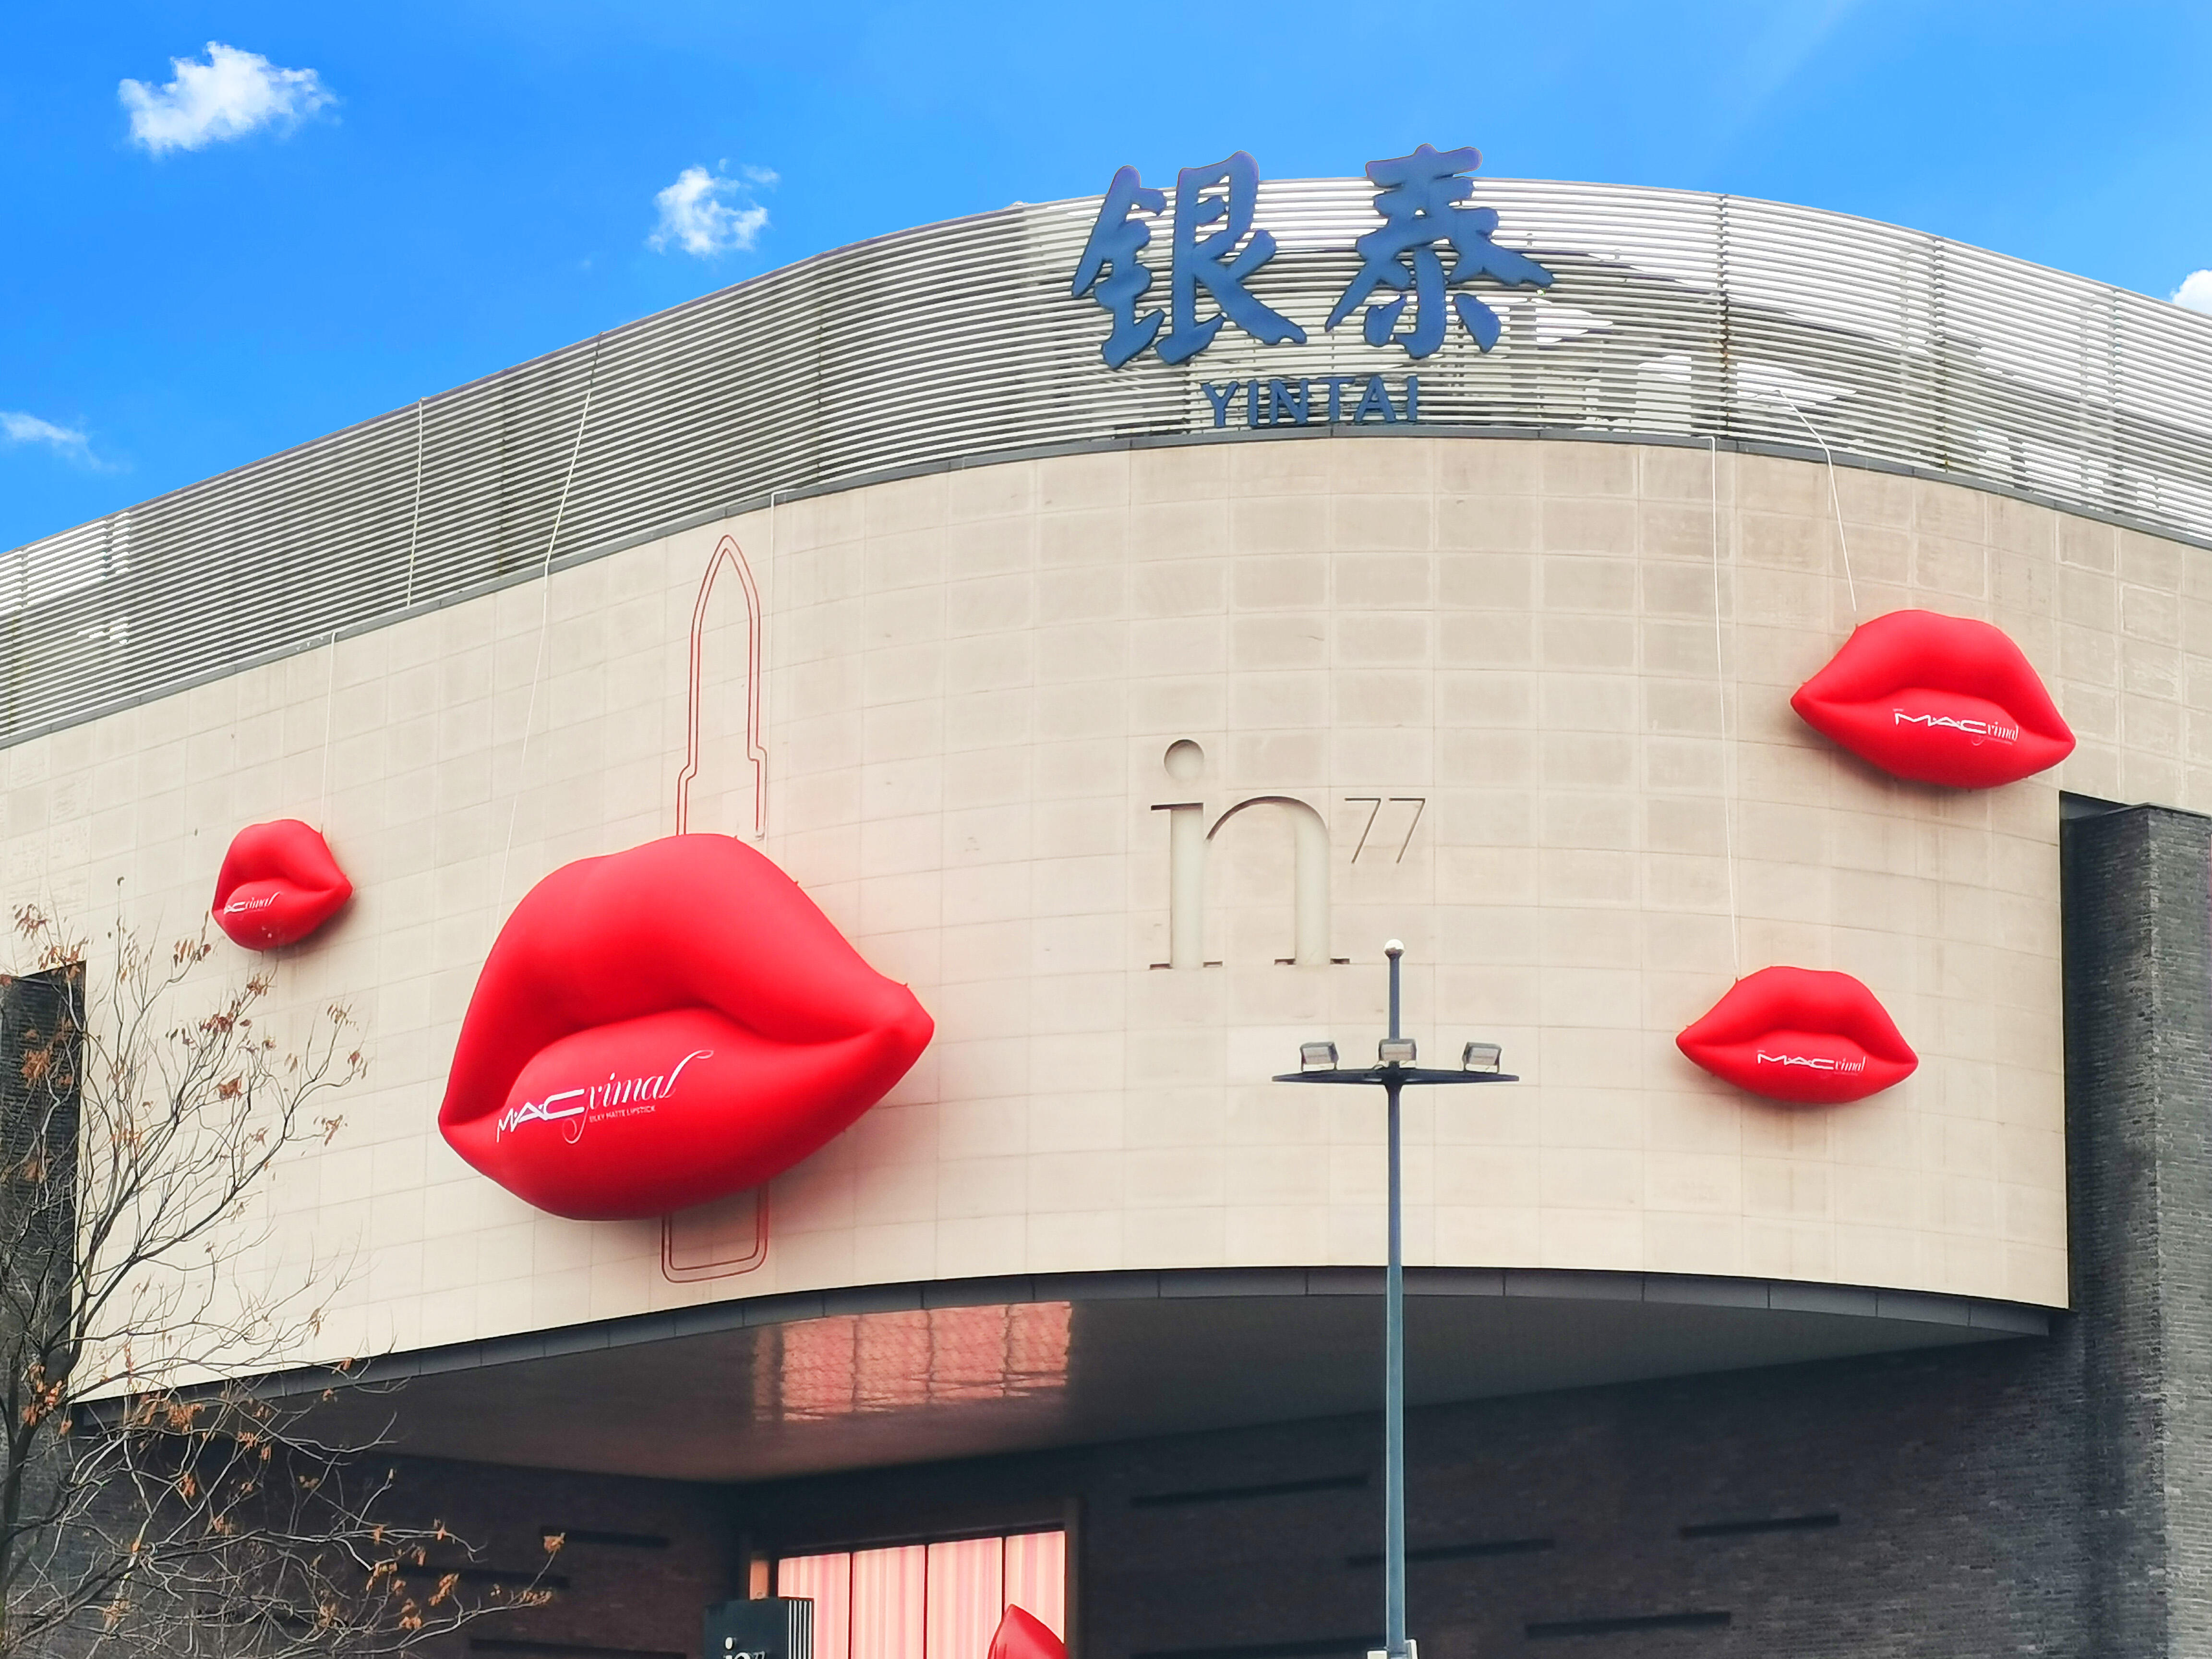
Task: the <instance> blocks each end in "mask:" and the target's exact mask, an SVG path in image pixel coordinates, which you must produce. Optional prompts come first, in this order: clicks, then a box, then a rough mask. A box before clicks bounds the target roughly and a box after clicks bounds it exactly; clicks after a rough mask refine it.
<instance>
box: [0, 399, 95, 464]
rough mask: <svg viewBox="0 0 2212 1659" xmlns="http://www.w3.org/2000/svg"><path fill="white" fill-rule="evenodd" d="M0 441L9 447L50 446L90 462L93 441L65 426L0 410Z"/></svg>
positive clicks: (36, 417)
mask: <svg viewBox="0 0 2212 1659" xmlns="http://www.w3.org/2000/svg"><path fill="white" fill-rule="evenodd" d="M0 438H4V439H6V440H7V441H9V443H11V444H52V446H53V447H55V448H56V449H57V450H58V451H59V452H60V453H63V454H64V455H68V456H70V457H73V458H74V459H77V460H81V461H89V460H90V459H92V440H91V439H90V438H88V437H87V436H86V435H84V434H83V433H82V432H79V431H76V429H75V428H70V427H66V426H56V425H55V424H54V423H53V422H52V421H42V420H40V418H39V417H38V416H35V415H26V414H24V413H23V412H22V411H21V410H13V409H0Z"/></svg>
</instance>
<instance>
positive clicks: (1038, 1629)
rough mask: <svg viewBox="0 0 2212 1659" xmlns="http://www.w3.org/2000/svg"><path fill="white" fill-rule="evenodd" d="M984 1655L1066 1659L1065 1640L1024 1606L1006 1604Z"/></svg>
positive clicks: (1003, 1658)
mask: <svg viewBox="0 0 2212 1659" xmlns="http://www.w3.org/2000/svg"><path fill="white" fill-rule="evenodd" d="M984 1659H1067V1644H1066V1643H1065V1642H1063V1641H1061V1640H1060V1638H1058V1637H1057V1636H1054V1634H1053V1633H1052V1626H1049V1625H1048V1624H1046V1623H1045V1622H1044V1620H1042V1619H1040V1618H1038V1617H1037V1616H1036V1614H1035V1613H1031V1612H1030V1610H1029V1609H1028V1608H1027V1607H1013V1606H1011V1605H1010V1606H1008V1607H1007V1608H1006V1617H1005V1618H1003V1619H1001V1620H999V1628H998V1629H997V1630H995V1631H994V1632H992V1634H991V1647H990V1650H989V1652H988V1653H987V1654H986V1655H985V1656H984Z"/></svg>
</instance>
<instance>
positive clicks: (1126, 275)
mask: <svg viewBox="0 0 2212 1659" xmlns="http://www.w3.org/2000/svg"><path fill="white" fill-rule="evenodd" d="M1259 197H1260V164H1259V163H1258V162H1256V161H1254V160H1253V159H1252V158H1251V156H1250V155H1247V154H1246V153H1245V152H1244V151H1243V150H1241V149H1240V150H1238V151H1237V153H1236V154H1235V155H1232V156H1231V157H1230V158H1229V159H1228V160H1227V161H1217V162H1215V163H1214V164H1213V165H1212V167H1185V168H1184V169H1183V170H1182V173H1179V174H1178V175H1177V176H1176V205H1175V222H1174V226H1173V228H1172V230H1171V233H1170V240H1169V260H1170V267H1169V277H1168V304H1169V309H1170V314H1171V321H1170V327H1169V329H1168V332H1167V336H1166V337H1165V338H1164V339H1161V340H1160V341H1159V343H1158V349H1159V355H1160V361H1161V362H1167V363H1180V362H1186V361H1188V359H1190V358H1192V357H1194V356H1197V355H1198V354H1199V353H1200V352H1201V351H1203V350H1205V349H1206V347H1207V346H1209V345H1211V344H1212V343H1213V337H1214V336H1215V335H1216V334H1218V333H1219V332H1220V331H1221V325H1223V324H1224V323H1234V324H1236V325H1237V327H1239V328H1241V329H1243V331H1245V332H1246V333H1247V334H1249V335H1251V336H1252V337H1254V338H1255V339H1256V340H1259V341H1261V343H1264V344H1267V345H1281V344H1283V343H1285V341H1288V342H1291V343H1295V344H1299V345H1303V344H1304V343H1305V337H1306V331H1304V329H1302V328H1300V327H1299V326H1298V325H1297V324H1296V323H1294V322H1292V321H1291V319H1289V318H1287V317H1285V316H1284V315H1282V314H1281V313H1279V312H1277V311H1274V310H1272V309H1270V308H1269V307H1267V306H1264V305H1262V304H1261V303H1260V301H1257V300H1255V299H1254V298H1253V297H1252V292H1251V290H1250V289H1249V288H1247V287H1246V286H1245V283H1247V281H1248V280H1249V278H1250V276H1251V275H1252V273H1253V272H1254V271H1255V270H1259V268H1260V267H1261V265H1264V264H1267V261H1268V260H1270V259H1272V258H1274V257H1275V239H1274V238H1273V236H1270V235H1269V234H1267V232H1266V231H1264V230H1260V231H1255V230H1253V228H1252V211H1253V209H1254V207H1255V205H1256V204H1257V203H1258V201H1259ZM1166 208H1167V197H1166V194H1165V192H1164V191H1157V190H1147V189H1146V187H1145V185H1144V182H1143V181H1142V180H1141V179H1139V177H1138V176H1137V170H1136V168H1134V167H1123V168H1122V169H1121V171H1120V172H1119V173H1115V175H1114V183H1113V186H1112V188H1110V189H1109V190H1108V191H1107V192H1106V200H1105V201H1104V203H1103V204H1101V205H1100V207H1099V210H1098V222H1097V224H1095V225H1093V226H1092V227H1091V240H1089V241H1087V242H1085V244H1084V245H1083V258H1082V259H1081V260H1080V262H1079V263H1078V264H1077V265H1076V267H1075V282H1074V284H1073V293H1074V295H1075V297H1076V298H1077V299H1079V300H1080V299H1082V298H1084V297H1085V295H1088V296H1090V297H1091V298H1092V299H1095V300H1097V301H1098V303H1099V304H1100V305H1102V306H1103V307H1105V308H1106V309H1107V310H1108V311H1109V312H1111V313H1113V316H1114V327H1113V330H1112V331H1111V332H1110V333H1109V334H1108V335H1107V337H1106V343H1105V344H1104V345H1103V347H1101V348H1100V353H1101V355H1102V356H1104V358H1105V359H1106V367H1107V368H1121V365H1122V364H1124V363H1126V362H1128V361H1129V360H1130V359H1131V358H1132V357H1134V356H1138V355H1139V353H1141V352H1142V351H1143V350H1144V349H1145V348H1146V346H1148V345H1151V344H1152V343H1153V340H1154V337H1156V336H1158V334H1159V331H1160V323H1161V320H1162V319H1161V314H1160V313H1159V312H1158V311H1150V312H1147V313H1145V314H1144V315H1143V316H1142V317H1139V316H1138V315H1137V302H1138V301H1139V300H1140V299H1142V298H1143V297H1144V295H1146V293H1147V292H1148V291H1149V290H1150V289H1151V288H1152V272H1151V271H1150V270H1147V269H1146V267H1145V265H1144V264H1143V262H1142V261H1141V260H1140V259H1139V257H1138V256H1139V255H1140V254H1141V253H1142V252H1144V251H1145V249H1146V247H1147V246H1150V245H1151V242H1152V229H1151V228H1150V227H1149V226H1147V225H1145V224H1142V223H1140V222H1139V221H1138V219H1137V217H1136V215H1137V214H1138V212H1139V210H1141V211H1143V212H1146V213H1150V214H1153V215H1158V214H1160V213H1162V212H1164V211H1165V210H1166ZM1214 225H1219V226H1220V227H1221V228H1219V229H1218V230H1210V229H1209V228H1210V227H1212V226H1214ZM1202 231H1205V232H1208V233H1209V234H1204V235H1201V234H1200V232H1202ZM1248 234H1249V237H1250V240H1249V241H1248V240H1246V237H1247V235H1248ZM1240 242H1242V243H1243V247H1242V248H1239V247H1238V246H1237V244H1238V243H1240ZM1109 272H1110V274H1109ZM1200 289H1204V290H1205V291H1206V297H1207V298H1208V299H1209V300H1211V301H1212V302H1213V304H1214V305H1215V306H1217V307H1219V314H1218V315H1217V316H1212V317H1208V318H1206V319H1205V320H1204V321H1200V319H1199V315H1198V295H1199V290H1200Z"/></svg>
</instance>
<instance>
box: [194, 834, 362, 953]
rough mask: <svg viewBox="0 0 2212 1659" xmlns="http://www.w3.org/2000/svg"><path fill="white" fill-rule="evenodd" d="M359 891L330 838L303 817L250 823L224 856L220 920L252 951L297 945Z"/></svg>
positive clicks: (219, 877) (218, 898)
mask: <svg viewBox="0 0 2212 1659" xmlns="http://www.w3.org/2000/svg"><path fill="white" fill-rule="evenodd" d="M352 896H353V884H352V883H351V882H349V881H348V880H347V879H346V873H345V872H344V871H343V870H341V869H339V868H338V861H337V860H336V859H334V858H332V857H331V849H330V845H329V843H328V842H325V841H324V839H323V838H322V836H319V834H317V833H316V832H315V831H314V830H313V829H309V828H308V827H307V825H306V824H304V823H301V822H300V820H299V819H297V818H278V819H276V821H275V822H273V823H249V824H248V825H246V828H245V829H241V830H240V831H239V832H238V834H237V836H235V837H234V838H233V839H232V841H231V843H230V850H229V851H228V852H227V853H225V854H223V855H222V870H221V871H220V872H217V874H216V878H215V907H214V911H213V915H214V916H215V925H216V927H220V928H222V931H223V932H224V933H228V934H229V935H230V937H231V939H233V940H234V942H236V943H237V944H240V945H244V946H245V947H246V949H247V950H249V951H268V950H273V949H274V948H275V947H276V946H277V945H296V944H298V943H299V942H300V941H301V939H305V938H307V935H308V934H310V933H313V932H314V931H315V929H316V928H318V927H321V926H322V925H323V924H324V923H325V922H326V921H329V920H330V919H331V917H332V916H334V915H337V913H338V909H339V907H340V906H342V905H343V904H344V903H345V902H346V900H348V899H349V898H350V897H352Z"/></svg>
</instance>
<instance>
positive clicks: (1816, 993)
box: [1674, 968, 1920, 1106]
mask: <svg viewBox="0 0 2212 1659" xmlns="http://www.w3.org/2000/svg"><path fill="white" fill-rule="evenodd" d="M1674 1046H1675V1047H1677V1048H1680V1050H1681V1051H1682V1052H1683V1053H1684V1054H1687V1055H1688V1056H1689V1057H1690V1058H1691V1059H1692V1060H1695V1061H1696V1062H1697V1063H1698V1064H1699V1065H1700V1066H1704V1067H1705V1069H1706V1070H1707V1071H1709V1072H1711V1073H1712V1074H1713V1075H1714V1076H1715V1077H1717V1078H1720V1079H1724V1080H1725V1081H1727V1082H1729V1083H1733V1084H1735V1086H1736V1087H1737V1088H1739V1089H1743V1090H1747V1091H1749V1092H1750V1093H1752V1094H1754V1095H1764V1096H1765V1097H1767V1098H1768V1099H1769V1100H1786V1101H1790V1102H1791V1103H1795V1104H1797V1105H1802V1106H1838V1105H1841V1104H1842V1103H1844V1102H1845V1101H1849V1100H1863V1099H1864V1098H1866V1097H1867V1096H1869V1095H1871V1094H1878V1093H1880V1092H1881V1091H1882V1090H1884V1089H1887V1088H1890V1087H1892V1086H1893V1085H1896V1084H1899V1083H1902V1082H1904V1081H1905V1079H1907V1078H1909V1077H1911V1075H1912V1073H1913V1071H1914V1069H1915V1068H1916V1067H1917V1066H1918V1065H1919V1064H1920V1056H1919V1055H1917V1054H1914V1053H1913V1052H1912V1049H1911V1046H1910V1045H1909V1044H1907V1043H1906V1042H1905V1038H1904V1036H1903V1035H1902V1034H1901V1033H1899V1030H1898V1029H1897V1024H1896V1022H1895V1021H1893V1020H1892V1019H1891V1018H1890V1017H1889V1011H1888V1010H1887V1009H1886V1008H1884V1007H1883V1006H1881V1003H1880V1002H1879V1001H1877V1000H1875V994H1874V993H1873V992H1871V991H1869V990H1868V989H1867V987H1865V986H1863V985H1862V984H1861V983H1860V982H1859V981H1857V980H1856V979H1853V978H1852V977H1851V976H1850V975H1849V974H1831V973H1822V972H1820V971H1819V970H1817V969H1811V968H1762V969H1759V971H1758V972H1757V973H1755V974H1750V975H1746V976H1745V977H1744V978H1742V979H1740V980H1738V981H1736V982H1735V986H1734V987H1731V988H1730V990H1729V994H1727V995H1726V996H1724V997H1723V998H1722V999H1721V1000H1719V1001H1718V1002H1717V1003H1715V1004H1714V1005H1713V1006H1712V1010H1711V1012H1709V1013H1707V1014H1706V1015H1705V1018H1702V1019H1700V1020H1699V1021H1698V1022H1697V1023H1696V1024H1693V1025H1692V1026H1690V1027H1689V1028H1688V1029H1687V1030H1685V1031H1684V1032H1683V1033H1682V1034H1681V1035H1680V1036H1678V1037H1676V1038H1675V1039H1674Z"/></svg>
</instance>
